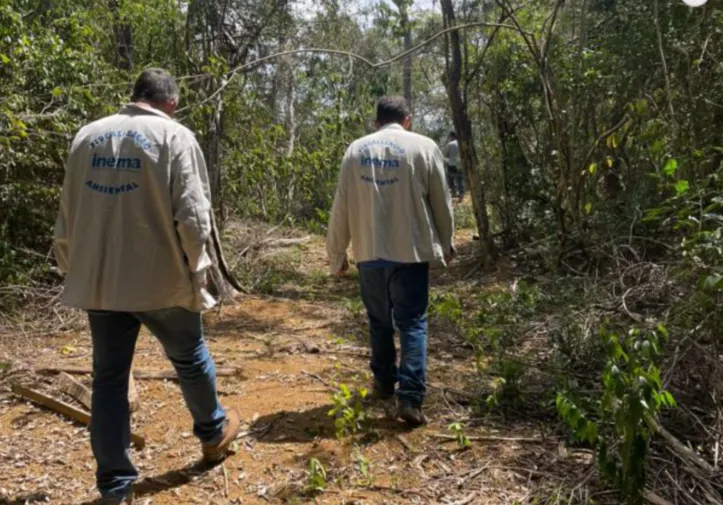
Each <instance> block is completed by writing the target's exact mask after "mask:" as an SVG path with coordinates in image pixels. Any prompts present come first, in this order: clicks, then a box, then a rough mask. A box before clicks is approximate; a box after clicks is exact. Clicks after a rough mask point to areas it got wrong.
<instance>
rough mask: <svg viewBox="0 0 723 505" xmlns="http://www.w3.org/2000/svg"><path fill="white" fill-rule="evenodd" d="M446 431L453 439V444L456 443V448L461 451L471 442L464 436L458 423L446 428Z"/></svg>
mask: <svg viewBox="0 0 723 505" xmlns="http://www.w3.org/2000/svg"><path fill="white" fill-rule="evenodd" d="M447 431H449V432H451V433H452V435H454V437H455V442H457V448H458V449H459V450H460V451H461V450H464V449H468V448H469V447H470V446H471V445H472V442H470V440H469V438H468V437H467V435H465V434H464V429H463V428H462V424H460V423H452V424H450V425H449V426H447Z"/></svg>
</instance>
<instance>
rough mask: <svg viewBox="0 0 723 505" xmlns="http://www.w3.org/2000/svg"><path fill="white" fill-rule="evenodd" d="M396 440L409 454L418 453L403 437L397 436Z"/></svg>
mask: <svg viewBox="0 0 723 505" xmlns="http://www.w3.org/2000/svg"><path fill="white" fill-rule="evenodd" d="M397 440H399V442H400V443H401V444H402V445H403V446H404V448H405V449H407V450H408V451H409V452H411V453H416V452H418V451H417V449H415V448H414V446H413V445H412V443H411V442H410V441H409V440H407V439H406V438H405V437H404V435H397Z"/></svg>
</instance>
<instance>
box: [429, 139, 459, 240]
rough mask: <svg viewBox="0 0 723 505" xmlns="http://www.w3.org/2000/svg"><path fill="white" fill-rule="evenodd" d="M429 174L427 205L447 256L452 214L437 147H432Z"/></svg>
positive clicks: (451, 229) (451, 228)
mask: <svg viewBox="0 0 723 505" xmlns="http://www.w3.org/2000/svg"><path fill="white" fill-rule="evenodd" d="M429 168H430V173H429V205H430V207H431V209H432V218H433V219H434V226H435V228H436V229H437V233H438V234H439V240H440V242H441V243H442V249H443V250H444V253H445V254H447V253H449V252H450V251H451V249H452V237H453V235H454V213H453V211H452V197H451V195H450V194H449V188H448V187H447V178H446V177H445V173H444V156H443V155H442V151H441V150H440V149H439V147H437V146H434V148H433V152H432V156H431V159H430V167H429Z"/></svg>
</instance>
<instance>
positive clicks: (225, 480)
mask: <svg viewBox="0 0 723 505" xmlns="http://www.w3.org/2000/svg"><path fill="white" fill-rule="evenodd" d="M221 470H223V497H224V498H228V470H226V463H222V464H221Z"/></svg>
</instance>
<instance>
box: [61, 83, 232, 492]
mask: <svg viewBox="0 0 723 505" xmlns="http://www.w3.org/2000/svg"><path fill="white" fill-rule="evenodd" d="M178 99H179V88H178V85H177V84H176V82H175V80H174V79H173V77H171V76H170V75H169V74H168V73H167V72H165V71H163V70H160V69H148V70H145V71H144V72H143V73H142V74H141V75H140V77H139V78H138V80H137V82H136V84H135V87H134V90H133V97H132V99H131V100H132V103H130V104H127V105H125V106H123V107H122V108H121V109H120V111H119V112H118V113H117V114H113V115H112V116H109V117H106V118H104V119H101V120H99V121H96V122H94V123H91V124H90V125H88V126H86V127H84V128H83V129H81V130H80V132H79V133H78V134H77V135H76V137H75V139H74V140H73V143H72V145H71V148H70V154H69V156H68V161H67V166H66V173H65V181H64V183H63V189H62V192H61V195H60V212H59V215H58V220H57V222H56V225H55V257H56V260H57V262H58V267H59V269H60V271H61V272H63V273H64V274H65V289H64V293H63V301H64V303H65V304H67V305H69V306H71V307H76V308H79V309H83V310H85V311H87V313H88V319H89V322H90V330H91V334H92V340H93V399H92V408H91V410H92V422H91V426H90V437H91V445H92V448H93V454H94V455H95V458H96V461H97V464H98V468H97V473H96V479H97V485H98V489H99V491H100V493H101V495H103V497H104V499H105V501H107V502H108V503H113V504H121V503H130V501H131V498H132V495H131V486H132V484H133V482H134V481H135V480H136V479H137V477H138V472H137V470H136V469H135V467H134V466H133V464H132V462H131V460H130V454H129V452H130V451H129V449H130V411H129V405H128V379H129V375H130V372H131V362H132V360H133V354H134V350H135V345H136V340H137V338H138V333H139V330H140V328H141V325H145V326H146V327H147V328H148V329H149V330H150V331H151V333H153V334H154V335H155V336H156V338H158V340H159V341H160V342H161V344H162V345H163V348H164V350H165V353H166V355H167V356H168V358H169V359H170V361H171V363H172V364H173V366H174V368H175V370H176V373H177V374H178V379H179V383H180V386H181V391H182V392H183V397H184V399H185V401H186V405H187V407H188V409H189V411H190V413H191V417H192V418H193V431H194V434H195V435H196V436H197V437H198V438H199V439H200V441H201V448H202V454H203V458H204V459H205V460H206V461H208V462H211V463H215V462H218V461H220V460H221V459H223V457H224V456H225V455H226V453H227V450H228V448H229V446H230V444H231V443H232V442H233V440H234V439H235V438H236V436H237V434H238V431H239V426H240V419H239V414H238V412H237V411H236V410H234V409H232V410H229V411H225V410H224V409H223V408H222V407H221V405H220V403H219V400H218V395H217V392H216V372H215V367H214V362H213V360H212V358H211V356H210V355H209V352H208V348H207V347H206V343H205V341H204V338H203V324H202V317H201V312H202V311H203V310H205V309H209V308H211V307H212V306H213V305H214V304H215V300H214V299H213V298H212V297H211V296H210V295H209V293H208V292H207V291H206V289H205V282H204V279H205V273H206V270H207V269H208V268H209V267H210V266H211V259H210V257H209V254H208V251H207V248H206V247H207V246H206V244H207V241H208V239H209V236H210V233H211V226H212V225H211V200H210V198H211V196H210V193H209V184H208V174H207V172H206V165H205V162H204V158H203V153H202V152H201V149H200V147H199V145H198V142H196V139H195V137H194V135H193V133H191V131H190V130H188V129H187V128H185V127H184V126H182V125H181V124H179V123H177V122H176V121H174V120H173V119H172V117H173V115H174V113H175V111H176V107H177V106H178Z"/></svg>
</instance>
